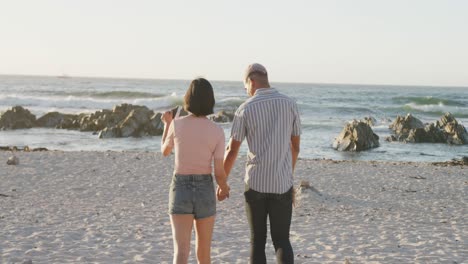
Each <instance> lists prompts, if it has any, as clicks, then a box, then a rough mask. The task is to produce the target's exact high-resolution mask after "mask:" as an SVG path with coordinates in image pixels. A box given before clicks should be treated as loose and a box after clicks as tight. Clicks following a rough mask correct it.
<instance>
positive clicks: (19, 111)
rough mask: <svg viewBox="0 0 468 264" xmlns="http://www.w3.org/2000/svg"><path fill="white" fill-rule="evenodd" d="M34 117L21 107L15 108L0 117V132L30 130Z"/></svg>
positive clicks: (33, 123) (34, 121)
mask: <svg viewBox="0 0 468 264" xmlns="http://www.w3.org/2000/svg"><path fill="white" fill-rule="evenodd" d="M35 125H36V116H35V115H33V114H31V112H29V110H27V109H24V108H23V107H21V106H15V107H13V108H12V109H11V110H7V111H6V112H5V113H3V114H2V115H1V116H0V130H10V129H24V128H32V127H34V126H35Z"/></svg>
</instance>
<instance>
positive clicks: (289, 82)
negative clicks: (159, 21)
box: [0, 73, 468, 88]
mask: <svg viewBox="0 0 468 264" xmlns="http://www.w3.org/2000/svg"><path fill="white" fill-rule="evenodd" d="M0 76H22V77H47V78H63V79H73V78H89V79H119V80H155V81H157V80H160V81H191V80H193V79H185V78H181V79H173V78H150V77H115V76H82V75H68V74H63V75H40V74H16V73H13V74H10V73H0ZM209 81H213V82H241V83H242V81H241V80H239V81H236V80H221V79H210V80H209ZM270 82H271V83H281V84H325V85H350V86H358V85H362V86H403V87H405V86H406V87H407V86H410V87H447V88H468V85H433V84H392V83H340V82H294V81H271V80H270Z"/></svg>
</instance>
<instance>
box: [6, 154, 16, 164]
mask: <svg viewBox="0 0 468 264" xmlns="http://www.w3.org/2000/svg"><path fill="white" fill-rule="evenodd" d="M18 164H19V158H18V157H16V156H11V157H9V158H8V160H7V165H18Z"/></svg>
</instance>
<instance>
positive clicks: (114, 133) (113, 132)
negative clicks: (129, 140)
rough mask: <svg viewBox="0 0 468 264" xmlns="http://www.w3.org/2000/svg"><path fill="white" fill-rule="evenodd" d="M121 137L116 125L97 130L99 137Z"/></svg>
mask: <svg viewBox="0 0 468 264" xmlns="http://www.w3.org/2000/svg"><path fill="white" fill-rule="evenodd" d="M118 137H122V133H121V132H120V128H118V127H106V128H104V129H103V130H101V132H99V138H118Z"/></svg>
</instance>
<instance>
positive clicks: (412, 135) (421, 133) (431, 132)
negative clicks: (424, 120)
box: [405, 124, 447, 143]
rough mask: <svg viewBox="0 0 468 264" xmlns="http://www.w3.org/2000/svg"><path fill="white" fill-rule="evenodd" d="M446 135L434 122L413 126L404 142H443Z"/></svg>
mask: <svg viewBox="0 0 468 264" xmlns="http://www.w3.org/2000/svg"><path fill="white" fill-rule="evenodd" d="M446 141H447V136H446V135H445V133H444V132H443V131H442V130H440V129H439V128H437V127H436V126H435V125H434V124H427V125H426V126H425V127H424V128H414V129H411V130H410V131H409V134H408V137H407V138H406V139H405V142H409V143H445V142H446Z"/></svg>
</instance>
